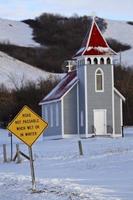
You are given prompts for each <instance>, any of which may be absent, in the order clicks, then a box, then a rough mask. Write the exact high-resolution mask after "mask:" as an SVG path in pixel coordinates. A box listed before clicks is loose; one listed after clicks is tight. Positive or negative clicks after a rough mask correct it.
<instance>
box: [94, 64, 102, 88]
mask: <svg viewBox="0 0 133 200" xmlns="http://www.w3.org/2000/svg"><path fill="white" fill-rule="evenodd" d="M99 70H100V72H101V74H97V72H98V71H99ZM99 75H101V76H102V89H101V90H98V89H97V88H98V87H97V76H99ZM95 92H104V72H103V70H102V69H101V68H98V69H96V71H95Z"/></svg>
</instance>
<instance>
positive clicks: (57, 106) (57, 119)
mask: <svg viewBox="0 0 133 200" xmlns="http://www.w3.org/2000/svg"><path fill="white" fill-rule="evenodd" d="M55 110H56V126H57V127H58V126H59V104H58V103H56V107H55Z"/></svg>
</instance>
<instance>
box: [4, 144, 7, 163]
mask: <svg viewBox="0 0 133 200" xmlns="http://www.w3.org/2000/svg"><path fill="white" fill-rule="evenodd" d="M3 158H4V162H7V151H6V144H3Z"/></svg>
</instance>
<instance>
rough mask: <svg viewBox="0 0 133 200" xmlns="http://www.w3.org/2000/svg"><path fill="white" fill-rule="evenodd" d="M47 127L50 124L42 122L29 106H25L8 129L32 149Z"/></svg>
mask: <svg viewBox="0 0 133 200" xmlns="http://www.w3.org/2000/svg"><path fill="white" fill-rule="evenodd" d="M47 126H48V123H47V122H45V121H44V120H42V118H41V117H40V116H39V115H37V114H36V113H35V112H33V111H32V110H31V109H30V108H29V107H28V106H24V107H23V108H22V110H20V112H19V113H18V114H17V115H16V117H15V118H14V119H13V120H12V121H11V123H10V124H9V125H8V127H7V129H8V130H9V131H10V132H11V133H12V134H14V135H15V136H16V137H18V138H19V139H20V140H22V141H23V142H24V143H25V144H27V145H28V146H30V147H31V146H32V145H33V143H34V142H35V141H36V140H37V139H38V137H39V136H40V135H41V134H42V133H43V131H44V129H45V128H46V127H47Z"/></svg>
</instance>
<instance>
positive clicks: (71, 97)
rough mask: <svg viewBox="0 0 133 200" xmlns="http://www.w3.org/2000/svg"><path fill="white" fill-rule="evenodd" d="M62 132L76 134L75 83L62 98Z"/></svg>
mask: <svg viewBox="0 0 133 200" xmlns="http://www.w3.org/2000/svg"><path fill="white" fill-rule="evenodd" d="M63 109H64V134H77V85H75V86H74V87H73V88H72V89H71V90H70V91H69V92H68V93H67V94H66V95H65V96H64V98H63Z"/></svg>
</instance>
